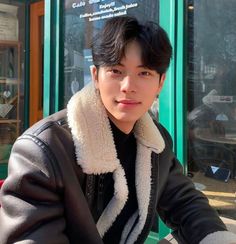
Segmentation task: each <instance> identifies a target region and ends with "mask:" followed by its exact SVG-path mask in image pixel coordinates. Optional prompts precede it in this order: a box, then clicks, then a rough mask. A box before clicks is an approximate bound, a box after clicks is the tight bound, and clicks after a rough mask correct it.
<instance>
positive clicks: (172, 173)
mask: <svg viewBox="0 0 236 244" xmlns="http://www.w3.org/2000/svg"><path fill="white" fill-rule="evenodd" d="M158 127H160V126H158ZM160 131H161V133H162V135H163V137H164V139H165V143H166V148H165V150H164V152H163V153H162V154H161V155H160V162H161V161H162V162H164V163H163V164H160V165H159V169H160V175H161V176H164V178H165V181H163V182H162V181H160V184H161V185H160V186H159V187H160V189H162V190H161V192H160V193H159V194H160V200H159V203H158V206H157V211H158V213H159V215H160V217H161V218H162V220H163V221H164V222H165V223H166V224H167V225H168V226H169V227H170V228H172V230H173V235H174V236H175V238H176V239H177V240H178V241H179V243H191V244H198V243H201V244H211V243H212V244H213V243H214V244H222V243H224V244H230V243H233V242H235V241H236V235H235V234H233V233H230V232H228V231H227V230H226V227H225V225H224V224H223V222H222V221H221V219H220V218H219V216H218V214H217V212H216V211H215V210H214V209H213V208H212V207H211V206H210V205H209V203H208V200H207V198H206V196H205V195H203V194H202V193H201V192H200V191H198V190H196V189H195V187H194V184H193V183H192V181H191V180H190V179H189V178H188V177H186V176H184V175H183V173H182V172H183V169H182V167H181V165H180V163H179V161H178V160H177V159H176V157H175V156H174V154H173V152H172V149H171V147H172V140H171V137H170V135H169V134H168V132H167V131H166V130H165V129H164V128H163V127H160ZM167 161H168V162H170V164H167V163H166V162H167ZM167 165H168V166H167ZM166 167H169V168H168V170H167V169H166Z"/></svg>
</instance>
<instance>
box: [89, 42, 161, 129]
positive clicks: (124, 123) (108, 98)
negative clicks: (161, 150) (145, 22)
mask: <svg viewBox="0 0 236 244" xmlns="http://www.w3.org/2000/svg"><path fill="white" fill-rule="evenodd" d="M92 76H93V80H94V82H95V86H96V88H97V89H98V90H99V91H100V95H101V99H102V102H103V104H104V106H105V108H106V110H107V113H108V117H109V118H110V119H111V121H112V122H113V123H114V124H115V125H116V126H117V127H118V128H119V129H120V130H121V131H123V132H125V133H129V132H130V131H131V130H132V128H133V126H134V124H135V122H136V121H137V120H138V119H139V118H140V117H141V116H142V115H143V114H144V113H146V112H147V111H148V109H149V108H150V107H151V105H152V103H153V101H154V99H155V98H156V95H157V94H159V92H160V90H161V88H162V86H163V83H164V79H165V75H162V76H161V77H160V74H158V73H157V72H156V71H154V70H150V69H148V68H146V67H144V66H143V64H142V61H141V50H140V46H139V45H138V43H137V42H135V41H134V42H131V43H130V44H129V45H128V46H127V48H126V52H125V56H124V57H123V59H122V60H121V62H120V64H118V65H115V66H102V67H100V68H99V70H98V71H97V69H96V68H95V67H93V70H92Z"/></svg>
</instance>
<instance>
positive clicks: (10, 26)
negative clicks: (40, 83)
mask: <svg viewBox="0 0 236 244" xmlns="http://www.w3.org/2000/svg"><path fill="white" fill-rule="evenodd" d="M24 42H25V5H24V4H23V3H17V1H0V135H1V136H0V166H2V165H3V164H4V163H7V161H8V157H9V153H10V149H11V147H12V144H13V143H14V141H15V139H16V138H17V136H18V135H19V134H20V133H21V132H22V128H23V115H24Z"/></svg>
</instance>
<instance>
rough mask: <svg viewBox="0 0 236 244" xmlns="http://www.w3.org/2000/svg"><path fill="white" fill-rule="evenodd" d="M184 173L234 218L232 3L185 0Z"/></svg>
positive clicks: (235, 14)
mask: <svg viewBox="0 0 236 244" xmlns="http://www.w3.org/2000/svg"><path fill="white" fill-rule="evenodd" d="M187 11H188V27H187V28H188V46H187V48H188V75H187V85H188V89H187V94H188V116H187V121H188V171H189V176H190V177H192V179H193V181H194V183H195V186H196V188H198V189H199V190H201V191H203V192H204V193H205V194H206V195H207V197H208V198H209V200H210V204H211V205H212V206H213V207H214V208H215V209H216V210H217V211H218V212H219V213H220V215H222V216H226V217H230V218H234V219H236V212H235V207H236V202H235V199H236V192H235V191H236V85H235V84H236V83H235V81H236V69H235V67H236V44H235V43H236V22H235V21H232V20H234V19H235V18H236V2H235V1H233V0H228V1H224V0H207V1H194V0H189V1H188V9H187Z"/></svg>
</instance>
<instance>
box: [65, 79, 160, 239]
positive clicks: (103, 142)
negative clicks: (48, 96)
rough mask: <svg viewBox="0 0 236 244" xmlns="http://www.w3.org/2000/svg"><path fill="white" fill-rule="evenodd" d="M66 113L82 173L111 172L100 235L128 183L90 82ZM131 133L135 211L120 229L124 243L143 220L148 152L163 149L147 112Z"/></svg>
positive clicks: (148, 176) (124, 197) (148, 185)
mask: <svg viewBox="0 0 236 244" xmlns="http://www.w3.org/2000/svg"><path fill="white" fill-rule="evenodd" d="M67 116H68V124H69V127H70V128H71V133H72V137H73V140H74V145H75V153H76V158H77V163H78V164H79V165H80V166H81V168H82V170H83V172H84V173H86V174H104V173H108V172H113V179H114V196H113V197H112V199H111V201H110V202H109V204H108V205H107V207H106V208H105V209H104V211H103V213H102V215H101V216H100V218H99V220H98V222H97V224H96V225H97V229H98V231H99V233H100V235H101V237H103V236H104V234H105V233H106V232H107V230H108V229H109V228H110V227H111V226H112V224H113V223H114V221H115V219H116V218H117V216H118V215H119V214H120V212H121V210H122V209H123V208H124V206H125V203H126V201H127V199H128V186H127V180H126V176H125V172H124V169H123V167H122V165H121V164H120V161H119V159H118V157H117V152H116V147H115V143H114V138H113V135H112V130H111V125H110V123H109V119H108V116H107V113H106V110H105V108H104V106H103V104H102V101H101V99H100V95H99V94H97V92H96V91H95V87H94V85H93V83H90V84H89V85H87V86H86V87H84V88H83V89H82V90H81V91H79V92H78V93H76V94H75V95H74V96H73V97H72V98H71V100H70V101H69V103H68V107H67ZM133 132H134V136H135V138H136V142H137V156H136V162H135V185H136V194H137V201H138V210H137V212H136V213H135V214H134V215H133V216H132V217H131V218H130V219H129V221H128V222H127V224H126V225H125V226H124V229H123V232H122V237H121V242H120V243H123V242H125V243H127V244H131V243H134V242H135V241H136V240H137V238H138V236H139V234H140V233H141V231H142V229H143V227H144V225H145V223H146V218H147V214H148V206H149V200H150V193H151V184H152V182H151V153H152V152H153V151H154V152H156V153H160V152H162V151H163V150H164V148H165V144H164V140H163V138H162V136H161V134H160V132H159V130H158V129H157V127H156V125H155V124H154V122H153V120H152V119H151V117H150V116H149V114H148V113H146V114H145V115H143V116H142V117H141V118H140V119H139V120H138V121H137V122H136V124H135V127H134V129H133ZM137 216H139V218H138V223H136V221H135V219H136V218H137ZM134 225H135V226H134ZM131 229H132V232H131V233H130V230H131ZM126 240H127V241H126Z"/></svg>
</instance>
